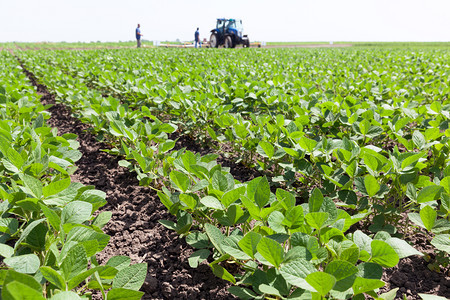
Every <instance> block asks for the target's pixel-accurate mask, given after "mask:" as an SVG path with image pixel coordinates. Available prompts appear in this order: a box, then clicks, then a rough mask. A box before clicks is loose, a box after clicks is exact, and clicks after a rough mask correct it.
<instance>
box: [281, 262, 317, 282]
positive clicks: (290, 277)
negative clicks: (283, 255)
mask: <svg viewBox="0 0 450 300" xmlns="http://www.w3.org/2000/svg"><path fill="white" fill-rule="evenodd" d="M316 271H317V270H316V268H315V267H314V265H313V264H312V263H310V262H309V261H307V260H305V259H296V260H294V261H292V262H288V263H286V264H283V265H282V266H281V269H280V274H281V275H282V276H283V278H284V279H285V280H286V281H287V282H288V283H290V284H292V285H295V286H297V287H300V288H303V289H307V290H311V289H310V288H309V284H308V283H307V282H306V280H305V278H306V277H307V276H308V275H309V274H311V273H314V272H316Z"/></svg>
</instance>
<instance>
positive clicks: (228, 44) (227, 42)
mask: <svg viewBox="0 0 450 300" xmlns="http://www.w3.org/2000/svg"><path fill="white" fill-rule="evenodd" d="M233 46H234V45H233V40H232V39H231V36H227V37H226V38H225V48H234V47H233Z"/></svg>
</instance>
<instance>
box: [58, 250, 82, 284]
mask: <svg viewBox="0 0 450 300" xmlns="http://www.w3.org/2000/svg"><path fill="white" fill-rule="evenodd" d="M87 266H88V260H87V254H86V250H85V249H84V247H83V246H82V245H81V244H78V245H76V246H74V247H72V248H71V249H70V250H69V252H68V253H67V255H66V257H65V258H64V260H63V261H62V263H61V271H62V275H63V277H64V278H65V280H66V281H69V280H70V279H71V278H73V277H75V276H76V275H78V274H80V273H81V272H83V271H85V270H86V269H87Z"/></svg>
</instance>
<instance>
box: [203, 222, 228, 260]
mask: <svg viewBox="0 0 450 300" xmlns="http://www.w3.org/2000/svg"><path fill="white" fill-rule="evenodd" d="M205 231H206V234H207V235H208V237H209V240H210V241H211V243H212V244H213V245H214V247H215V248H216V249H217V251H219V252H220V254H224V251H223V250H222V247H221V245H222V242H223V240H224V239H225V236H224V235H223V233H222V232H221V231H220V229H219V228H217V227H216V226H214V225H212V224H209V223H206V224H205Z"/></svg>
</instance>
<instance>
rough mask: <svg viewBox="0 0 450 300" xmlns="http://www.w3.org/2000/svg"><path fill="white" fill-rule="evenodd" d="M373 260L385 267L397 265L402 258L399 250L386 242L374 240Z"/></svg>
mask: <svg viewBox="0 0 450 300" xmlns="http://www.w3.org/2000/svg"><path fill="white" fill-rule="evenodd" d="M371 248H372V259H371V260H372V261H373V262H375V263H377V264H380V265H381V266H383V267H385V268H392V267H394V266H396V265H397V264H398V262H399V260H400V258H399V256H398V254H397V252H395V250H394V249H393V248H392V247H391V246H390V245H389V244H388V243H386V242H384V241H380V240H373V241H372V243H371Z"/></svg>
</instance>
